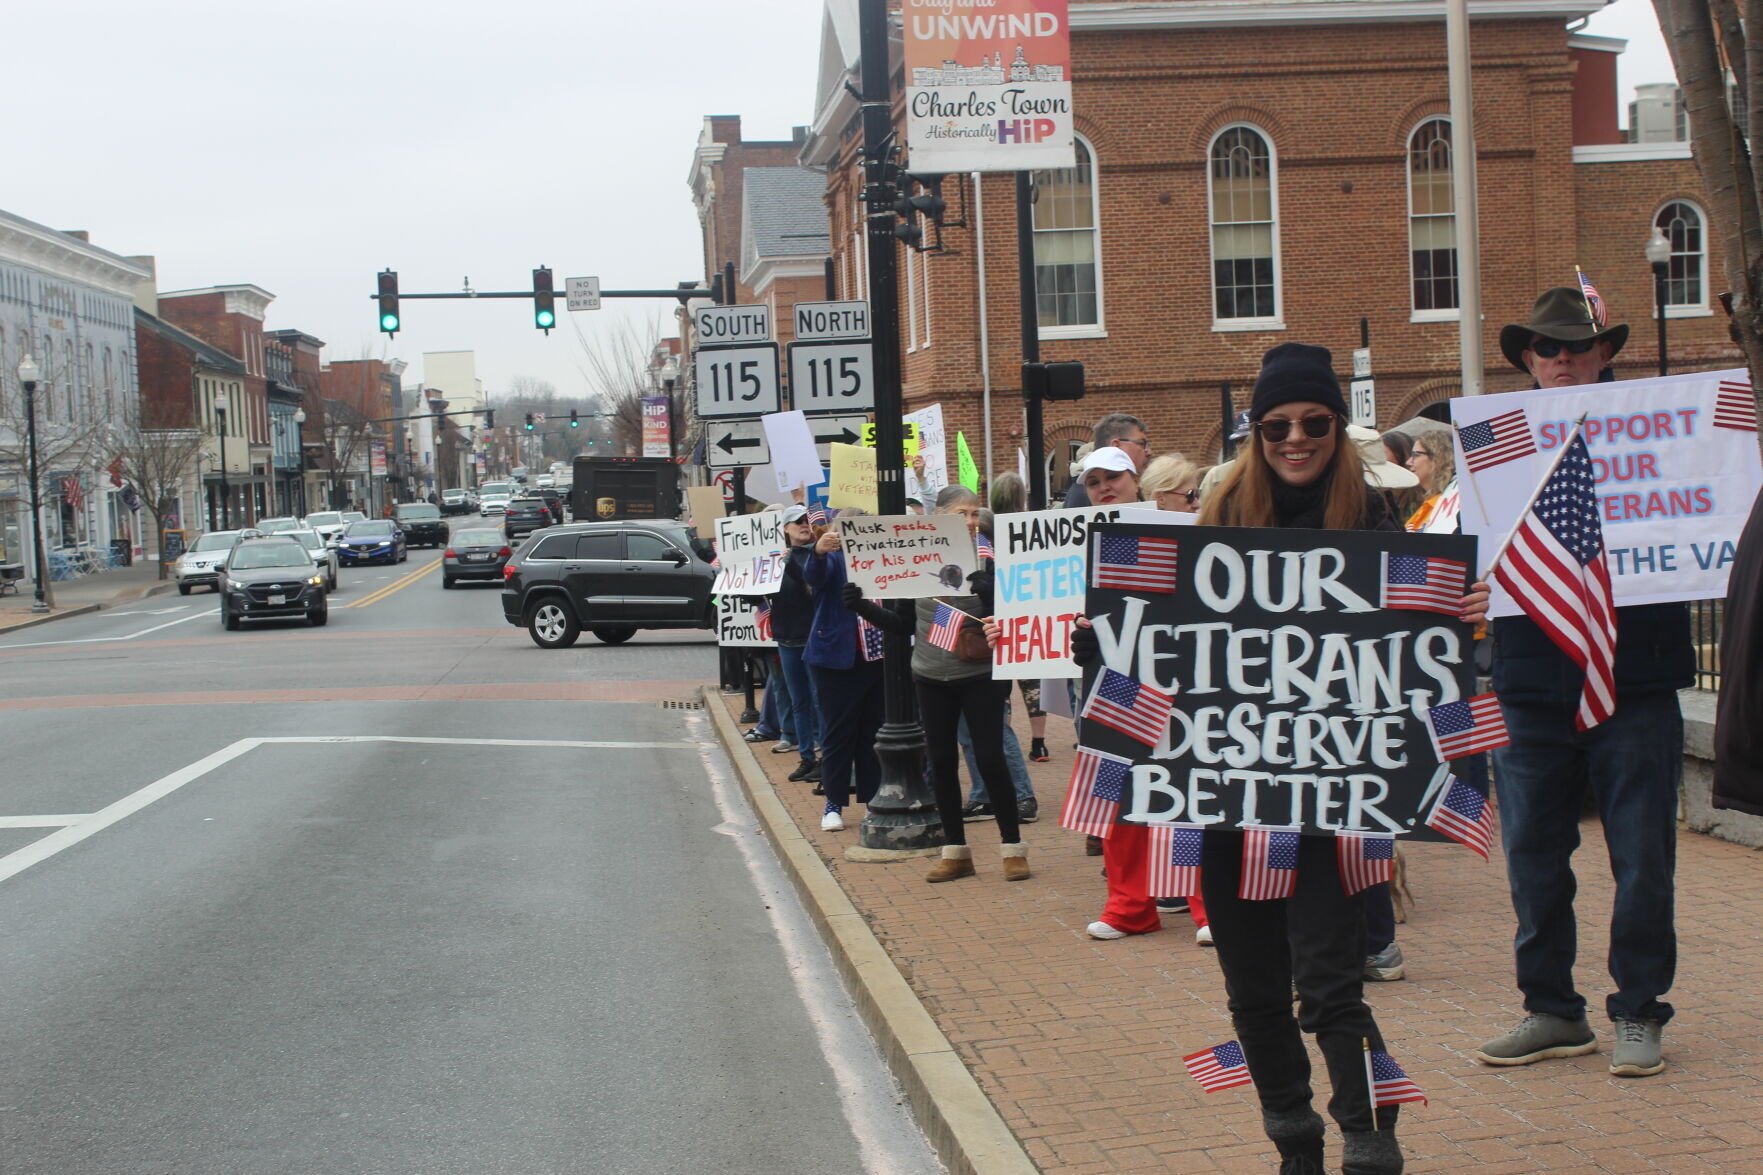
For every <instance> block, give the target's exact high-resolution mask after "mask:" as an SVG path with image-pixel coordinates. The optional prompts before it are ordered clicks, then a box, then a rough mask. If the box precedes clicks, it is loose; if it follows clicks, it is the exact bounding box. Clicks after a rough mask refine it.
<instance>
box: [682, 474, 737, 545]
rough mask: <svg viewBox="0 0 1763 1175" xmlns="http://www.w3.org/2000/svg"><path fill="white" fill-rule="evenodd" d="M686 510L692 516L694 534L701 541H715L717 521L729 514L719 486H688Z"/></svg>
mask: <svg viewBox="0 0 1763 1175" xmlns="http://www.w3.org/2000/svg"><path fill="white" fill-rule="evenodd" d="M686 509H687V510H689V511H690V512H691V515H692V533H693V534H696V535H697V536H698V537H699V538H701V539H714V538H715V537H716V520H717V519H718V518H721V517H723V516H724V515H725V514H726V513H727V512H728V511H727V509H726V508H725V507H724V505H723V501H722V489H721V488H720V487H719V486H687V487H686Z"/></svg>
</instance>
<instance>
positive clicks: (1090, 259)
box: [1034, 137, 1102, 338]
mask: <svg viewBox="0 0 1763 1175" xmlns="http://www.w3.org/2000/svg"><path fill="white" fill-rule="evenodd" d="M1075 146H1076V151H1077V166H1075V167H1065V168H1060V169H1059V170H1057V171H1037V172H1035V173H1034V230H1035V293H1036V301H1037V306H1038V308H1039V321H1040V328H1041V337H1042V338H1057V337H1058V336H1059V334H1060V333H1065V334H1074V333H1075V334H1088V333H1093V332H1094V331H1097V330H1099V329H1101V326H1102V232H1101V228H1100V225H1101V217H1100V215H1099V211H1098V203H1097V197H1096V162H1095V161H1096V156H1095V152H1094V151H1092V150H1091V149H1090V145H1089V144H1088V143H1086V142H1085V141H1084V140H1083V139H1082V138H1081V137H1079V138H1078V139H1077V142H1076V144H1075Z"/></svg>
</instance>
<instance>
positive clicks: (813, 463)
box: [759, 411, 826, 494]
mask: <svg viewBox="0 0 1763 1175" xmlns="http://www.w3.org/2000/svg"><path fill="white" fill-rule="evenodd" d="M759 424H760V427H762V428H763V429H764V430H765V439H766V441H767V442H768V443H769V445H770V446H771V468H772V472H773V473H774V474H776V476H777V488H778V489H779V490H780V491H781V492H783V493H786V494H787V493H789V492H790V491H791V490H794V489H797V488H798V487H801V486H811V485H819V484H820V483H821V481H822V480H824V479H825V477H826V471H825V470H824V469H822V468H821V467H820V454H818V453H816V452H815V451H814V430H813V429H811V428H809V427H808V418H807V417H806V416H804V415H803V414H802V413H801V412H800V411H797V412H773V413H772V414H771V415H770V416H761V417H760V418H759Z"/></svg>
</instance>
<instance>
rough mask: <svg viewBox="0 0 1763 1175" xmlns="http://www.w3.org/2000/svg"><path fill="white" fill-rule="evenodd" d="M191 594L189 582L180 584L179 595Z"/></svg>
mask: <svg viewBox="0 0 1763 1175" xmlns="http://www.w3.org/2000/svg"><path fill="white" fill-rule="evenodd" d="M189 594H190V585H189V584H187V583H180V584H178V595H180V596H187V595H189Z"/></svg>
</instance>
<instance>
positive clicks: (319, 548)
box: [280, 530, 338, 595]
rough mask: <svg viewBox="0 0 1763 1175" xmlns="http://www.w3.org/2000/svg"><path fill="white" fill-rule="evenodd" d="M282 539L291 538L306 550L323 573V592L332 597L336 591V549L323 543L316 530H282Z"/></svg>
mask: <svg viewBox="0 0 1763 1175" xmlns="http://www.w3.org/2000/svg"><path fill="white" fill-rule="evenodd" d="M280 533H281V535H282V536H283V537H286V538H291V539H293V540H294V541H295V542H298V543H299V544H300V545H301V546H303V547H305V548H306V553H307V554H308V555H311V556H312V561H313V562H314V563H316V564H318V569H319V570H320V571H322V572H324V590H325V591H327V592H330V593H331V594H332V595H335V594H336V591H337V566H338V564H337V549H336V548H335V547H333V546H331V545H330V544H329V543H327V542H325V541H324V539H323V538H322V537H320V535H319V533H318V532H317V531H316V530H284V531H282V532H280Z"/></svg>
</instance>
